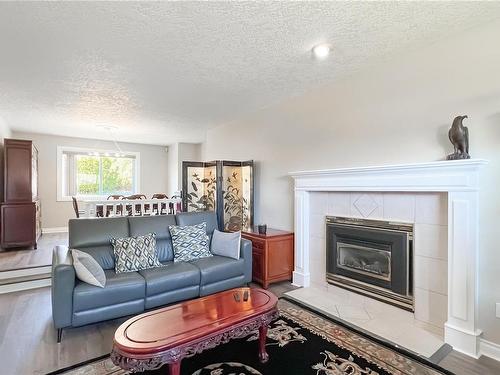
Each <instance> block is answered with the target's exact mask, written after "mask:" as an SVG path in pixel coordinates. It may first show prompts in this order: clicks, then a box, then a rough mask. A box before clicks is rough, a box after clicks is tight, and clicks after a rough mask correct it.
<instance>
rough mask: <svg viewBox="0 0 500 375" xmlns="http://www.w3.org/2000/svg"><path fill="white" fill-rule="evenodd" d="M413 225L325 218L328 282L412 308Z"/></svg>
mask: <svg viewBox="0 0 500 375" xmlns="http://www.w3.org/2000/svg"><path fill="white" fill-rule="evenodd" d="M412 251H413V224H407V223H396V222H389V221H381V220H368V219H356V218H346V217H337V216H327V217H326V279H327V282H328V283H330V284H334V285H337V286H339V287H342V288H346V289H349V290H351V291H354V292H357V293H360V294H364V295H368V296H370V297H373V298H376V299H379V300H382V301H384V302H388V303H391V304H393V305H396V306H399V307H401V308H404V309H406V310H409V311H414V306H413V285H412V279H413V275H412Z"/></svg>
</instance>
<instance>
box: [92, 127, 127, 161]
mask: <svg viewBox="0 0 500 375" xmlns="http://www.w3.org/2000/svg"><path fill="white" fill-rule="evenodd" d="M97 127H98V128H101V129H104V130H106V131H107V132H108V133H109V135H110V136H111V139H112V140H113V143H114V144H115V147H116V151H117V152H114V156H115V157H116V158H121V157H124V156H125V154H124V153H123V151H122V149H121V147H120V145H119V144H118V142H117V141H116V137H115V134H114V132H115V130H117V129H118V127H116V126H114V125H107V124H104V125H97ZM98 155H99V154H98ZM104 156H106V157H109V156H111V153H110V152H105V153H104Z"/></svg>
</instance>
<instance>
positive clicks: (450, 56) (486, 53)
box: [203, 23, 500, 343]
mask: <svg viewBox="0 0 500 375" xmlns="http://www.w3.org/2000/svg"><path fill="white" fill-rule="evenodd" d="M499 38H500V24H499V23H497V24H496V25H495V24H489V25H484V26H483V27H482V28H480V29H474V30H469V31H468V32H467V33H464V34H461V35H457V36H454V37H452V38H448V39H446V40H442V41H440V42H438V43H435V44H432V45H427V46H425V47H422V48H419V49H417V50H413V51H406V52H405V53H404V54H401V55H400V56H399V57H387V59H386V61H385V62H383V63H382V62H381V63H380V64H378V65H377V66H373V67H371V68H370V69H366V70H364V71H362V72H359V73H357V74H356V75H353V76H352V77H349V78H346V79H344V80H342V81H340V82H338V83H336V84H334V85H330V86H327V87H322V88H319V89H317V90H315V91H313V92H309V93H307V94H304V95H302V96H300V97H296V98H292V99H289V100H287V101H285V102H282V103H280V104H278V105H274V106H271V107H269V108H266V109H263V110H261V111H259V112H257V113H254V114H252V115H249V116H247V117H246V118H244V119H240V120H239V121H236V122H233V123H231V124H226V125H222V126H219V127H217V128H214V129H212V130H209V131H208V133H207V140H206V143H205V144H204V145H203V159H205V160H211V159H237V160H238V159H240V160H247V159H254V160H255V161H256V168H257V171H256V181H255V188H256V207H255V208H256V222H257V223H259V222H265V223H267V224H268V225H269V226H272V227H277V228H283V229H292V228H293V200H292V198H293V185H292V181H291V179H290V178H289V177H288V176H287V173H288V172H290V171H294V170H303V169H321V168H335V167H350V166H363V165H364V166H367V165H379V164H397V163H405V162H423V161H430V160H440V159H443V158H444V157H445V155H446V154H447V153H450V152H451V151H452V146H451V144H450V143H449V141H448V139H447V130H448V128H449V126H450V124H451V121H452V119H453V118H454V117H455V116H456V115H462V114H467V115H469V120H465V121H466V122H465V123H466V125H468V127H469V133H470V135H471V154H472V156H473V157H478V158H485V159H489V160H490V164H489V166H488V167H487V170H486V173H485V174H486V175H485V178H484V186H485V188H484V190H483V191H482V192H481V194H480V199H481V201H482V207H481V214H480V220H481V224H482V225H483V227H482V232H481V243H480V246H481V254H480V272H479V274H480V312H479V317H480V327H481V328H482V329H483V330H484V337H485V338H486V339H487V340H491V341H494V342H496V343H500V320H497V319H496V318H495V303H496V302H497V301H498V302H500V288H498V287H497V286H498V285H499V283H500V276H499V270H500V252H499V247H498V236H497V232H498V228H499V226H500V224H499V223H500V220H499V217H500V195H499V193H498V186H500V48H498V40H499ZM338 53H341V51H339V52H338ZM335 58H336V57H335V51H334V53H333V56H332V59H335ZM333 65H334V64H333ZM311 69H314V65H313V64H311ZM290 79H293V77H290Z"/></svg>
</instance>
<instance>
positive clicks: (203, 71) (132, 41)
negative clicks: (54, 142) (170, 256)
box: [0, 2, 500, 144]
mask: <svg viewBox="0 0 500 375" xmlns="http://www.w3.org/2000/svg"><path fill="white" fill-rule="evenodd" d="M499 16H500V3H478V2H471V3H469V2H457V3H447V2H433V3H430V2H406V3H403V2H369V3H368V2H366V3H365V2H348V3H346V2H301V3H299V2H294V3H290V2H288V3H280V2H267V3H262V2H261V3H251V2H223V3H222V2H218V3H216V2H199V3H198V2H197V3H195V2H175V3H168V2H160V3H158V2H154V3H146V2H142V3H131V2H126V3H118V2H111V3H92V2H78V3H75V2H66V3H60V2H57V3H55V2H38V3H26V2H17V3H5V2H2V3H0V117H3V119H4V120H5V121H6V122H7V123H8V124H9V125H10V127H11V128H12V129H14V130H20V131H35V132H43V133H50V134H60V135H73V136H82V137H106V136H107V134H105V133H103V132H104V131H103V130H102V129H101V128H99V127H98V126H97V125H100V124H112V125H115V126H117V127H118V131H117V135H118V138H119V139H121V140H126V141H136V142H144V143H157V144H169V143H172V142H176V141H183V142H197V141H202V140H203V139H204V134H205V130H206V129H207V128H210V127H213V126H216V125H219V124H222V123H226V122H229V121H232V120H235V119H237V118H238V117H239V116H242V115H245V114H248V113H250V112H252V111H255V110H257V109H260V108H262V107H265V106H268V105H270V104H272V103H276V102H279V101H281V100H283V99H285V98H286V97H289V96H292V95H298V94H300V93H302V92H304V91H307V90H310V89H312V88H313V87H315V86H318V85H323V84H328V83H331V82H333V81H335V80H336V79H338V78H339V77H342V76H345V75H347V74H352V73H355V72H356V70H358V69H361V68H365V67H367V66H370V64H374V63H378V62H380V61H381V60H383V59H384V58H390V56H394V55H397V53H398V51H400V50H405V49H408V48H416V47H418V45H419V44H422V43H428V42H432V41H434V40H437V39H440V38H444V37H446V36H448V35H450V34H454V33H457V32H460V31H462V30H465V29H467V28H470V27H475V26H477V25H481V24H482V23H485V22H491V21H493V20H494V19H498V17H499ZM319 42H329V43H331V44H332V45H333V48H334V51H333V55H332V57H331V58H330V59H328V60H327V61H322V62H318V61H314V60H313V59H312V58H311V55H310V48H311V47H312V46H313V45H314V44H316V43H319ZM485 48H487V47H486V46H485ZM459 53H466V51H457V54H459Z"/></svg>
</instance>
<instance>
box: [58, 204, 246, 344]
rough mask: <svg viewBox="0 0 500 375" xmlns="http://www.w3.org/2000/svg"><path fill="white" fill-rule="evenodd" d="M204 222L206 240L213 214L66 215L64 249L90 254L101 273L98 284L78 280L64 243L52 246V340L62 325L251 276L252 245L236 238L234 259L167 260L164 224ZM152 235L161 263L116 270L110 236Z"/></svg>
mask: <svg viewBox="0 0 500 375" xmlns="http://www.w3.org/2000/svg"><path fill="white" fill-rule="evenodd" d="M202 222H206V223H207V235H208V236H209V238H210V240H211V238H212V234H213V231H214V229H216V228H217V218H216V215H215V213H213V212H192V213H179V214H177V215H165V216H149V217H148V216H144V217H119V218H101V219H72V220H70V221H69V249H78V250H81V251H85V252H87V253H88V254H90V255H92V256H93V257H94V259H95V260H96V261H97V262H98V263H99V264H100V265H101V267H102V268H103V269H104V272H105V274H106V286H105V287H104V288H99V287H96V286H93V285H90V284H87V283H85V282H82V281H80V280H78V279H77V278H76V276H75V270H74V268H73V265H72V257H71V253H70V251H69V250H68V247H66V246H56V248H55V249H54V252H53V257H52V316H53V320H54V326H55V328H56V329H57V339H58V342H60V341H61V335H62V329H63V328H66V327H78V326H82V325H86V324H90V323H95V322H100V321H104V320H108V319H114V318H118V317H122V316H127V315H131V314H137V313H140V312H143V311H144V310H147V309H153V308H156V307H158V306H163V305H167V304H171V303H175V302H178V301H182V300H187V299H191V298H196V297H199V296H205V295H207V294H212V293H216V292H219V291H222V290H226V289H230V288H235V287H239V286H241V285H244V284H245V283H249V282H250V281H251V279H252V244H251V242H250V241H248V240H245V239H242V241H241V256H240V259H238V260H236V259H232V258H227V257H222V256H217V255H215V256H212V257H207V258H201V259H197V260H194V261H191V262H175V263H174V262H173V250H172V240H171V237H170V231H169V229H168V227H169V225H181V226H184V225H194V224H199V223H202ZM150 232H155V233H156V240H157V243H156V246H157V250H158V253H159V259H160V262H161V263H162V264H164V265H165V266H164V267H159V268H153V269H148V270H142V271H138V272H127V273H121V274H116V273H115V271H114V266H115V257H114V253H113V247H112V246H111V244H110V238H111V237H116V238H119V237H129V236H138V235H144V234H147V233H150Z"/></svg>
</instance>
